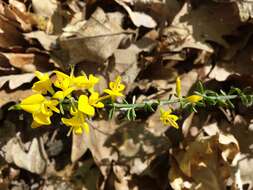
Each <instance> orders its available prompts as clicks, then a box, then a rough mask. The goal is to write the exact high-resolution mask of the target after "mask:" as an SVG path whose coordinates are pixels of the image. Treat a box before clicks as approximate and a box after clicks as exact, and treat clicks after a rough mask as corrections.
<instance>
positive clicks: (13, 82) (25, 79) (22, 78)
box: [0, 73, 35, 90]
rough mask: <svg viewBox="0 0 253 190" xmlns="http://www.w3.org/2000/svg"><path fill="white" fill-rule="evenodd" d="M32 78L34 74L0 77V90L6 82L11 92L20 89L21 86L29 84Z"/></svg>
mask: <svg viewBox="0 0 253 190" xmlns="http://www.w3.org/2000/svg"><path fill="white" fill-rule="evenodd" d="M34 77H35V75H34V73H25V74H17V75H7V76H1V77H0V88H2V87H3V85H4V84H5V83H6V82H9V88H10V89H11V90H13V89H15V88H18V87H20V86H21V85H22V84H25V83H30V82H31V81H32V80H33V79H34Z"/></svg>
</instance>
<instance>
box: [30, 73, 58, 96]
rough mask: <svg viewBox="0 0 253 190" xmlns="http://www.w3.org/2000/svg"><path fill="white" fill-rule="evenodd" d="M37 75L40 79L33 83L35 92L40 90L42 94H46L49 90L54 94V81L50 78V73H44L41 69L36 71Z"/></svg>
mask: <svg viewBox="0 0 253 190" xmlns="http://www.w3.org/2000/svg"><path fill="white" fill-rule="evenodd" d="M35 75H36V77H37V78H38V79H39V81H38V82H35V83H34V84H33V86H32V89H33V90H34V91H35V92H40V93H42V94H46V93H47V91H49V92H50V93H52V94H53V93H54V90H53V88H52V82H51V80H50V78H49V75H48V74H47V73H46V74H43V73H41V72H39V71H36V72H35Z"/></svg>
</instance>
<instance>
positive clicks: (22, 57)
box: [0, 53, 52, 72]
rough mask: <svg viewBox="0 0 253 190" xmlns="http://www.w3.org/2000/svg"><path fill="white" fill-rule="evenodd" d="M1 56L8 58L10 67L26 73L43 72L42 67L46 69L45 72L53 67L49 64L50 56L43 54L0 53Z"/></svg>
mask: <svg viewBox="0 0 253 190" xmlns="http://www.w3.org/2000/svg"><path fill="white" fill-rule="evenodd" d="M0 56H3V57H1V58H2V59H5V58H7V59H8V61H9V64H10V65H12V66H14V67H16V68H18V69H20V70H22V71H24V72H35V71H36V70H42V68H41V67H44V68H45V70H46V67H48V68H49V67H50V66H51V67H52V65H50V64H49V63H48V56H47V55H43V54H34V53H0ZM1 58H0V59H1ZM39 68H40V69H39Z"/></svg>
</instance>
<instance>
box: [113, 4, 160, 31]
mask: <svg viewBox="0 0 253 190" xmlns="http://www.w3.org/2000/svg"><path fill="white" fill-rule="evenodd" d="M115 1H116V2H117V3H118V4H119V5H120V6H122V7H123V8H124V9H125V10H126V11H127V13H128V14H129V17H130V18H131V20H132V22H133V23H134V25H135V26H137V27H140V26H144V27H146V28H155V27H156V25H157V24H156V21H155V20H154V19H153V18H152V17H151V16H149V15H147V14H146V13H144V12H137V11H132V10H131V8H130V7H129V6H128V5H127V4H126V3H124V1H122V0H115Z"/></svg>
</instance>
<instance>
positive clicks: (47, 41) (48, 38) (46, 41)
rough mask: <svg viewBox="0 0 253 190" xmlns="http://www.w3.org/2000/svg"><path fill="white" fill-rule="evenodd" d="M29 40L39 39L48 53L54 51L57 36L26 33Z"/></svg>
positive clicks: (43, 33) (36, 32)
mask: <svg viewBox="0 0 253 190" xmlns="http://www.w3.org/2000/svg"><path fill="white" fill-rule="evenodd" d="M24 36H26V37H27V38H28V39H33V38H34V39H37V40H38V41H39V42H40V44H41V45H42V46H43V48H44V49H45V50H47V51H50V50H52V46H53V45H54V44H56V39H57V37H58V36H57V35H49V34H46V33H45V32H44V31H34V32H30V33H25V34H24Z"/></svg>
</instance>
